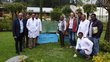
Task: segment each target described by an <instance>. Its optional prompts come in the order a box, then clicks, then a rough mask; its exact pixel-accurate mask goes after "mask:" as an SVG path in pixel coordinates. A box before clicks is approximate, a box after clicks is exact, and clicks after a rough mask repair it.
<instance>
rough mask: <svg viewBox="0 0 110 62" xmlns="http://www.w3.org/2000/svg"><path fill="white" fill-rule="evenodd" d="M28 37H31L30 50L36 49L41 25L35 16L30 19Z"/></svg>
mask: <svg viewBox="0 0 110 62" xmlns="http://www.w3.org/2000/svg"><path fill="white" fill-rule="evenodd" d="M26 27H27V29H28V37H29V48H30V49H31V48H32V47H35V43H36V37H37V36H38V35H39V23H38V21H37V19H36V18H35V14H32V17H31V18H30V19H28V21H27V25H26Z"/></svg>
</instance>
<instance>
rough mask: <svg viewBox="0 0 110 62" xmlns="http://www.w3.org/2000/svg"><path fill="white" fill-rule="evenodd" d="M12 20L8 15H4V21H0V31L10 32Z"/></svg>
mask: <svg viewBox="0 0 110 62" xmlns="http://www.w3.org/2000/svg"><path fill="white" fill-rule="evenodd" d="M11 19H12V18H11V17H10V16H9V15H4V19H3V20H0V31H10V30H12V20H11Z"/></svg>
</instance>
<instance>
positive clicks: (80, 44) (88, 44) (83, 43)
mask: <svg viewBox="0 0 110 62" xmlns="http://www.w3.org/2000/svg"><path fill="white" fill-rule="evenodd" d="M92 47H93V42H92V41H90V40H89V39H88V38H82V39H80V38H78V39H77V44H76V50H77V49H82V50H84V51H85V54H87V55H90V54H91V53H92ZM85 49H87V50H88V51H87V50H85Z"/></svg>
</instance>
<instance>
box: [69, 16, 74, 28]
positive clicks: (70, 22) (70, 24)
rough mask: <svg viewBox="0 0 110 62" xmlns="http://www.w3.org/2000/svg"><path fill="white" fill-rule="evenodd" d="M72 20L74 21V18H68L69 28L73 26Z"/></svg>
mask: <svg viewBox="0 0 110 62" xmlns="http://www.w3.org/2000/svg"><path fill="white" fill-rule="evenodd" d="M73 21H74V18H70V20H69V29H72V28H73Z"/></svg>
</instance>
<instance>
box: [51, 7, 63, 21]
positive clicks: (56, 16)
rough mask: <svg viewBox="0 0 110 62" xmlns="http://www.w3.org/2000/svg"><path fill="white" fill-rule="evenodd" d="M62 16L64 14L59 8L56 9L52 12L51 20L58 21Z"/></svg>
mask: <svg viewBox="0 0 110 62" xmlns="http://www.w3.org/2000/svg"><path fill="white" fill-rule="evenodd" d="M60 15H62V12H61V10H60V9H59V8H55V9H54V10H53V11H52V12H51V19H52V20H55V21H58V20H59V17H60Z"/></svg>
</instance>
